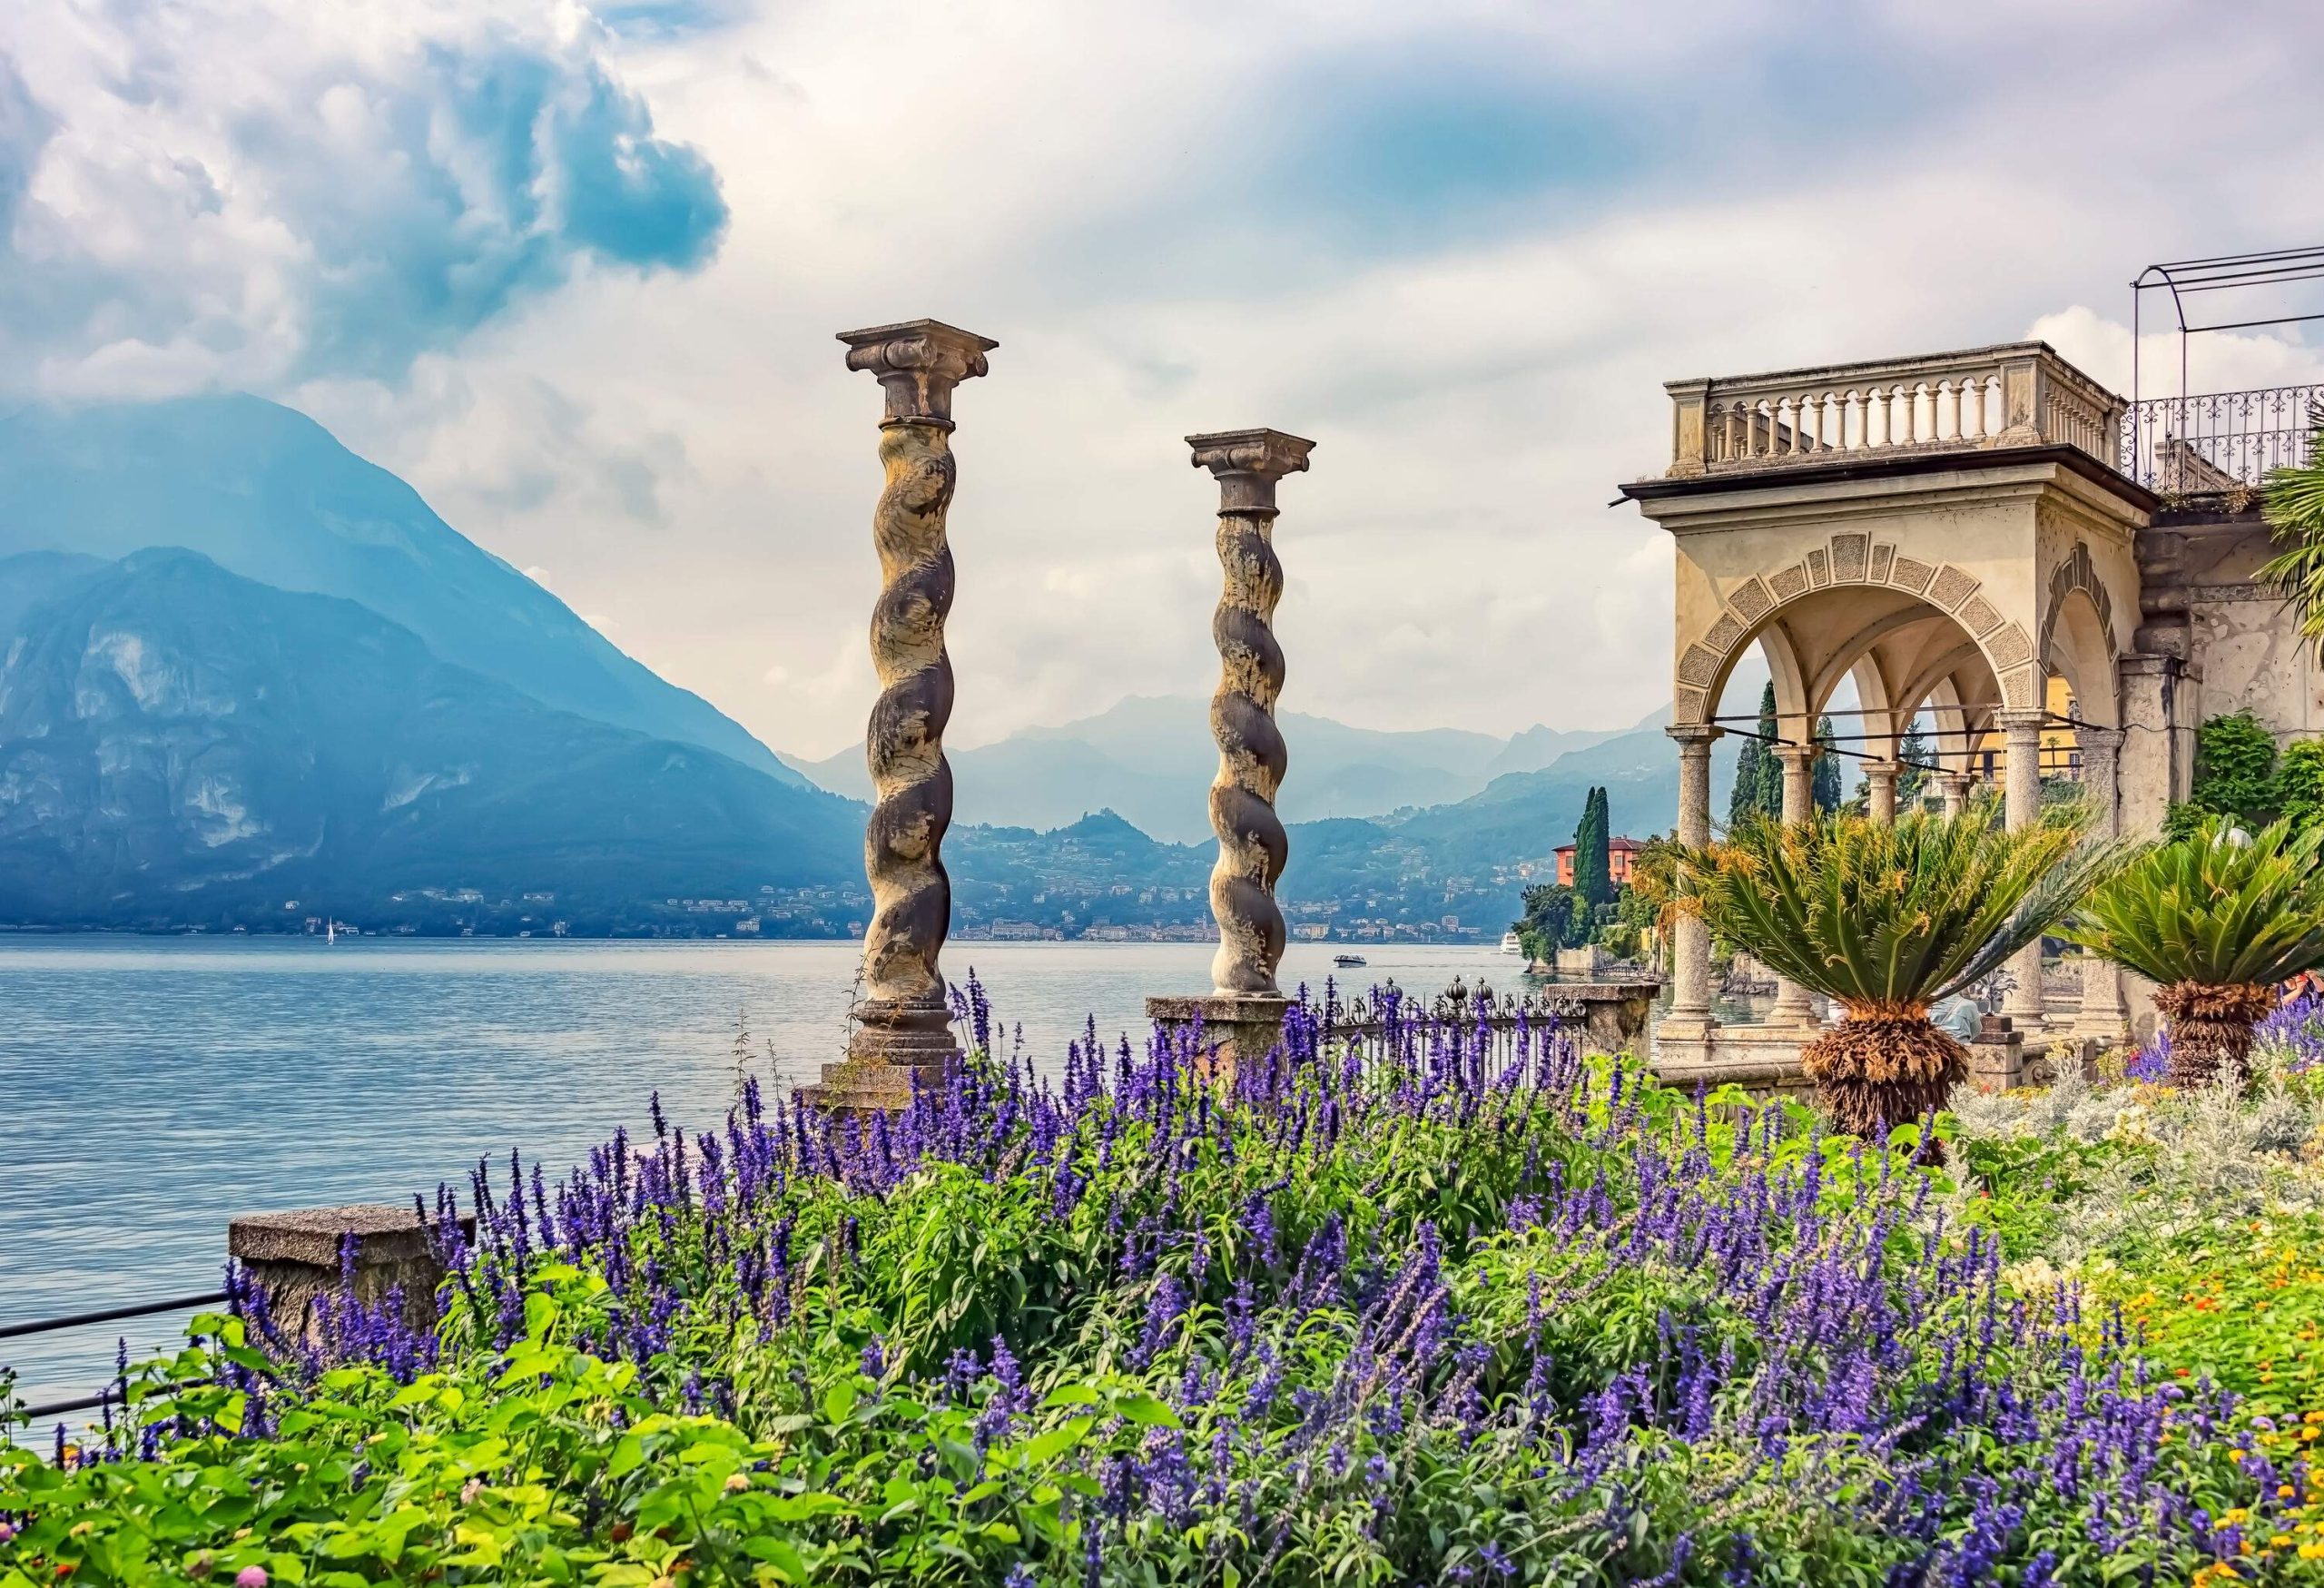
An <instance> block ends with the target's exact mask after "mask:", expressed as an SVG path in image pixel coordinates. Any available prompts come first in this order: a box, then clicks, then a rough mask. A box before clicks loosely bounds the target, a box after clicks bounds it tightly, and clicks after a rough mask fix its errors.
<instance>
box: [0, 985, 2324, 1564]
mask: <svg viewBox="0 0 2324 1588" xmlns="http://www.w3.org/2000/svg"><path fill="white" fill-rule="evenodd" d="M978 1012H979V1015H980V1016H981V1011H978ZM976 1023H977V1025H978V1028H979V1030H980V1031H981V1029H982V1028H983V1023H984V1022H983V1021H982V1020H981V1018H979V1019H978V1021H977V1022H976ZM1290 1030H1291V1041H1290V1043H1289V1049H1290V1051H1289V1053H1288V1056H1287V1057H1285V1058H1283V1059H1280V1060H1275V1061H1273V1062H1270V1063H1269V1064H1267V1065H1265V1066H1261V1067H1246V1069H1245V1070H1243V1071H1242V1073H1241V1074H1239V1075H1238V1076H1237V1077H1236V1080H1235V1081H1234V1083H1233V1086H1232V1089H1231V1090H1226V1089H1222V1088H1220V1087H1218V1086H1216V1085H1214V1084H1211V1083H1208V1082H1206V1081H1205V1080H1202V1079H1201V1078H1200V1077H1199V1076H1198V1075H1197V1073H1196V1070H1195V1068H1194V1067H1193V1066H1191V1065H1190V1064H1188V1063H1187V1061H1186V1060H1184V1058H1183V1057H1182V1056H1181V1055H1179V1054H1177V1053H1173V1052H1170V1051H1168V1050H1163V1049H1159V1048H1157V1049H1155V1050H1149V1051H1147V1052H1145V1053H1137V1052H1133V1051H1130V1050H1128V1049H1127V1048H1124V1049H1120V1050H1115V1051H1114V1052H1112V1053H1110V1054H1109V1053H1107V1052H1105V1051H1103V1050H1092V1049H1089V1048H1082V1049H1078V1050H1076V1052H1075V1054H1074V1056H1073V1059H1072V1060H1071V1062H1070V1064H1069V1065H1068V1068H1067V1070H1066V1071H1065V1072H1064V1074H1063V1075H1062V1076H1061V1077H1059V1078H1057V1079H1056V1080H1053V1081H1043V1080H1036V1079H1035V1078H1034V1077H1033V1076H1032V1075H1031V1073H1030V1072H1029V1070H1026V1069H1024V1068H1022V1067H1009V1066H1006V1065H994V1064H989V1063H980V1064H977V1065H975V1066H973V1067H972V1068H971V1069H970V1071H969V1072H968V1073H967V1074H966V1075H964V1076H963V1078H962V1079H961V1080H960V1083H959V1084H958V1085H957V1086H956V1087H955V1088H953V1089H951V1090H948V1091H946V1092H944V1093H942V1094H940V1095H932V1096H929V1097H926V1098H924V1099H923V1100H922V1101H921V1103H920V1104H919V1105H918V1106H916V1107H915V1109H914V1110H912V1112H911V1114H909V1115H907V1116H906V1117H904V1118H903V1119H900V1120H896V1121H892V1122H891V1121H888V1120H885V1119H875V1120H873V1121H872V1123H871V1126H870V1127H869V1129H868V1130H866V1131H863V1132H860V1133H859V1132H858V1131H857V1130H856V1129H854V1128H853V1127H852V1126H848V1127H834V1126H832V1125H831V1124H830V1123H829V1122H828V1121H825V1120H823V1119H818V1118H815V1117H813V1116H803V1115H801V1114H799V1113H796V1112H793V1111H791V1110H788V1109H787V1108H785V1107H783V1106H782V1105H781V1104H771V1105H768V1106H762V1104H761V1100H759V1098H758V1097H757V1095H756V1093H755V1091H753V1092H752V1093H751V1094H749V1095H748V1096H746V1097H745V1098H744V1099H743V1101H742V1103H741V1104H740V1105H739V1106H738V1108H737V1110H736V1111H735V1113H734V1116H733V1117H732V1118H730V1119H727V1120H726V1121H724V1123H723V1124H722V1125H721V1126H720V1128H719V1129H715V1130H714V1131H710V1132H705V1133H702V1134H695V1135H689V1134H688V1133H686V1132H684V1131H682V1130H680V1129H676V1128H675V1126H669V1125H664V1124H658V1123H657V1128H656V1129H655V1135H654V1139H651V1140H647V1141H640V1142H629V1141H626V1140H621V1139H616V1140H615V1142H613V1143H609V1144H608V1145H607V1146H606V1148H605V1149H601V1150H600V1151H599V1152H598V1153H597V1154H596V1156H595V1158H594V1159H593V1160H592V1162H591V1163H590V1164H589V1165H587V1166H586V1167H585V1168H584V1169H581V1170H580V1171H578V1172H577V1173H576V1174H575V1175H573V1176H572V1177H570V1178H569V1179H566V1180H565V1181H564V1182H563V1183H561V1184H559V1183H556V1182H552V1181H551V1180H549V1179H547V1178H546V1177H544V1176H543V1174H542V1173H541V1172H540V1171H539V1169H537V1168H535V1167H532V1166H527V1165H524V1164H522V1163H520V1162H517V1161H516V1160H513V1159H512V1160H511V1161H510V1162H509V1163H508V1164H507V1165H505V1166H496V1167H495V1169H493V1171H492V1172H491V1174H490V1175H489V1176H487V1175H485V1174H483V1173H482V1172H480V1173H479V1176H478V1181H477V1184H476V1186H475V1187H474V1188H473V1189H472V1190H471V1191H470V1193H469V1196H471V1197H474V1198H478V1201H479V1202H480V1208H479V1210H480V1212H481V1214H482V1217H481V1218H480V1219H479V1225H478V1238H477V1243H476V1245H475V1247H474V1248H472V1249H468V1250H464V1251H460V1252H457V1253H454V1254H452V1255H453V1256H454V1258H455V1259H456V1263H457V1276H456V1281H455V1282H454V1283H452V1284H451V1285H449V1286H448V1287H447V1289H446V1291H445V1305H446V1317H445V1318H444V1320H443V1322H442V1324H441V1326H440V1327H439V1329H438V1331H437V1333H436V1334H435V1335H434V1336H414V1335H412V1334H410V1333H409V1332H408V1331H407V1330H406V1329H405V1328H404V1327H402V1325H401V1324H400V1323H399V1320H398V1319H397V1317H395V1316H394V1311H393V1309H392V1308H391V1307H383V1308H381V1309H380V1311H379V1313H378V1314H376V1315H373V1314H369V1313H364V1312H362V1311H360V1310H359V1309H351V1308H350V1309H349V1310H348V1311H347V1312H346V1314H345V1315H344V1316H343V1317H340V1318H339V1320H338V1322H337V1325H336V1327H334V1328H333V1329H332V1331H331V1338H330V1340H329V1341H328V1342H327V1343H326V1346H325V1347H324V1348H323V1349H321V1350H320V1351H308V1350H303V1349H294V1348H292V1347H291V1346H287V1345H285V1344H284V1343H283V1342H281V1341H280V1340H279V1339H271V1332H270V1330H269V1329H268V1327H267V1326H266V1322H265V1320H264V1318H263V1317H261V1316H259V1312H260V1311H261V1309H256V1308H249V1309H245V1313H244V1316H237V1317H224V1316H222V1317H215V1318H212V1319H210V1320H207V1321H206V1322H205V1323H204V1324H202V1326H200V1327H201V1330H202V1333H201V1335H200V1337H198V1338H196V1339H195V1340H194V1341H193V1343H192V1344H191V1345H189V1346H188V1347H187V1348H186V1350H185V1351H184V1352H183V1353H182V1355H181V1356H178V1357H177V1358H176V1359H175V1360H173V1361H170V1362H164V1363H157V1364H151V1365H148V1366H143V1367H142V1368H139V1369H136V1370H134V1371H133V1372H132V1373H131V1374H129V1375H128V1376H127V1382H128V1385H129V1396H128V1398H129V1402H130V1404H129V1406H128V1407H127V1409H126V1411H125V1412H117V1413H114V1414H113V1415H112V1417H111V1418H110V1423H111V1427H110V1429H109V1431H107V1432H105V1433H104V1434H103V1435H100V1436H96V1437H92V1438H90V1439H88V1440H87V1441H85V1442H84V1445H82V1447H81V1448H79V1449H78V1450H77V1451H74V1452H72V1453H69V1454H68V1455H67V1458H66V1459H65V1460H64V1461H62V1462H60V1461H59V1460H58V1459H57V1456H58V1454H59V1452H58V1451H57V1450H56V1449H54V1448H52V1447H49V1446H46V1445H43V1446H42V1447H41V1448H39V1449H38V1450H34V1449H30V1448H18V1449H13V1450H5V1451H0V1518H5V1528H6V1530H7V1532H8V1533H9V1534H10V1536H9V1537H8V1538H7V1539H6V1540H5V1542H0V1584H6V1585H8V1588H16V1585H19V1584H33V1583H37V1584H41V1585H42V1588H51V1585H53V1584H54V1583H55V1582H57V1581H58V1580H59V1579H60V1578H63V1577H70V1578H72V1579H73V1580H74V1581H76V1582H84V1583H152V1582H161V1581H177V1580H181V1579H184V1580H193V1581H202V1582H209V1583H228V1582H239V1583H244V1584H250V1583H258V1582H261V1581H270V1582H280V1583H334V1584H338V1583H348V1584H354V1583H381V1582H396V1583H468V1582H493V1583H534V1582H551V1583H613V1584H638V1585H641V1588H644V1585H649V1584H655V1583H808V1582H813V1583H994V1584H1002V1583H1006V1584H1009V1585H1010V1588H1023V1585H1026V1584H1031V1583H1045V1584H1058V1585H1064V1584H1078V1583H1090V1584H1101V1583H1218V1584H1222V1585H1225V1588H1239V1585H1240V1584H1245V1583H1349V1584H1355V1583H1474V1584H1497V1583H1662V1584H1678V1583H1718V1582H1734V1583H1865V1584H1880V1583H1931V1584H1935V1583H1985V1582H1994V1583H2024V1584H2033V1583H2100V1582H2117V1581H2119V1582H2169V1583H2177V1582H2186V1581H2190V1580H2201V1581H2205V1582H2209V1581H2212V1580H2214V1579H2218V1578H2222V1577H2226V1576H2234V1577H2238V1578H2240V1579H2242V1580H2247V1581H2252V1580H2260V1579H2261V1578H2270V1579H2277V1580H2286V1581H2316V1582H2324V1534H2319V1533H2318V1532H2317V1527H2318V1526H2319V1524H2324V1508H2319V1509H2311V1508H2310V1487H2309V1485H2310V1482H2311V1479H2310V1476H2309V1446H2310V1445H2311V1443H2312V1442H2313V1441H2312V1440H2311V1431H2312V1430H2314V1429H2315V1428H2316V1427H2317V1426H2318V1424H2319V1422H2324V1396H2319V1383H2318V1371H2319V1370H2318V1367H2317V1366H2316V1362H2315V1358H2316V1356H2317V1355H2318V1353H2317V1352H2316V1351H2315V1350H2314V1348H2313V1346H2312V1344H2310V1342H2312V1341H2313V1339H2314V1336H2315V1331H2316V1328H2317V1326H2318V1321H2319V1315H2318V1308H2319V1295H2320V1294H2324V1281H2320V1280H2319V1274H2318V1271H2317V1266H2318V1263H2319V1252H2324V1247H2319V1236H2320V1235H2324V1228H2319V1217H2324V1216H2319V1213H2318V1212H2317V1211H2316V1203H2315V1200H2314V1197H2315V1192H2316V1189H2317V1187H2318V1186H2319V1183H2324V1182H2319V1168H2318V1165H2317V1163H2316V1161H2315V1157H2316V1151H2317V1145H2316V1127H2317V1123H2318V1110H2317V1107H2316V1104H2315V1101H2314V1092H2313V1090H2312V1089H2311V1085H2310V1081H2309V1078H2308V1077H2307V1076H2305V1075H2304V1074H2301V1073H2299V1064H2298V1062H2297V1057H2296V1055H2295V1059H2294V1060H2281V1059H2278V1060H2271V1062H2272V1063H2273V1065H2274V1068H2275V1070H2277V1071H2279V1072H2281V1078H2280V1079H2275V1080H2270V1081H2268V1082H2267V1083H2265V1085H2264V1086H2263V1089H2262V1090H2261V1092H2260V1097H2259V1100H2257V1101H2255V1102H2252V1103H2249V1104H2240V1103H2237V1102H2234V1101H2232V1100H2226V1099H2215V1098H2181V1097H2175V1096H2173V1095H2171V1094H2168V1093H2164V1092H2162V1091H2160V1090H2157V1089H2154V1088H2152V1087H2150V1086H2143V1085H2142V1084H2140V1083H2138V1082H2135V1081H2128V1080H2126V1081H2123V1082H2122V1083H2119V1084H2118V1085H2115V1086H2112V1087H2106V1088H2099V1089H2095V1090H2093V1089H2087V1088H2069V1089H2067V1090H2064V1091H2063V1092H2059V1093H2053V1094H2042V1095H2038V1096H2029V1097H2011V1098H2006V1099H2001V1100H1980V1101H1977V1102H1974V1103H1972V1102H1970V1101H1968V1100H1963V1102H1962V1104H1961V1107H1962V1110H1963V1111H1962V1113H1961V1115H1960V1117H1959V1119H1958V1120H1957V1122H1956V1121H1951V1120H1948V1122H1947V1123H1946V1124H1945V1127H1944V1129H1945V1133H1946V1134H1948V1135H1949V1136H1951V1137H1952V1138H1953V1139H1952V1141H1951V1143H1950V1147H1951V1154H1950V1158H1951V1165H1952V1167H1951V1169H1947V1170H1932V1169H1922V1168H1916V1167H1915V1166H1914V1165H1913V1164H1912V1163H1911V1162H1910V1161H1909V1159H1910V1157H1911V1155H1912V1152H1913V1149H1915V1148H1916V1147H1918V1146H1919V1145H1920V1143H1919V1142H1918V1140H1917V1138H1916V1133H1915V1132H1912V1131H1910V1130H1907V1131H1906V1132H1905V1133H1904V1136H1903V1139H1900V1140H1898V1141H1896V1142H1895V1143H1894V1144H1892V1147H1891V1148H1890V1149H1886V1150H1882V1149H1873V1148H1869V1147H1866V1146H1865V1145H1863V1144H1861V1143H1859V1142H1857V1141H1855V1140H1853V1139H1847V1138H1845V1137H1837V1136H1832V1135H1828V1134H1826V1133H1825V1132H1824V1131H1823V1130H1822V1129H1820V1127H1819V1125H1818V1123H1817V1119H1816V1117H1815V1116H1814V1114H1813V1113H1812V1112H1811V1111H1810V1110H1808V1109H1807V1108H1805V1107H1804V1106H1802V1105H1800V1104H1798V1103H1796V1102H1778V1103H1772V1104H1768V1105H1764V1106H1756V1105H1753V1104H1752V1103H1751V1102H1750V1101H1749V1100H1747V1099H1746V1098H1744V1097H1743V1096H1742V1095H1741V1094H1740V1093H1739V1092H1735V1091H1732V1090H1729V1091H1727V1092H1721V1093H1712V1094H1710V1095H1709V1096H1687V1095H1682V1094H1680V1093H1678V1092H1675V1091H1672V1090H1666V1089H1663V1088H1660V1087H1658V1086H1657V1085H1655V1084H1654V1083H1653V1082H1652V1081H1651V1080H1649V1079H1647V1078H1646V1077H1645V1076H1644V1075H1643V1074H1642V1073H1641V1072H1640V1070H1638V1069H1636V1068H1635V1067H1634V1066H1632V1065H1630V1064H1629V1063H1627V1062H1625V1061H1620V1060H1584V1059H1581V1058H1579V1057H1577V1056H1576V1055H1575V1054H1574V1053H1573V1051H1572V1050H1571V1047H1570V1046H1569V1045H1567V1044H1565V1043H1563V1042H1561V1041H1558V1040H1557V1039H1556V1038H1555V1036H1554V1034H1553V1033H1546V1032H1524V1033H1521V1035H1520V1037H1519V1039H1518V1040H1517V1041H1516V1042H1515V1044H1514V1049H1515V1050H1514V1051H1513V1052H1494V1053H1492V1054H1491V1055H1488V1054H1487V1053H1486V1052H1484V1051H1482V1050H1481V1049H1480V1048H1479V1047H1478V1046H1477V1044H1476V1042H1475V1041H1474V1040H1473V1039H1472V1036H1471V1035H1470V1034H1468V1033H1464V1032H1462V1031H1455V1030H1449V1029H1446V1028H1444V1027H1442V1026H1438V1025H1434V1024H1432V1023H1429V1022H1426V1021H1423V1022H1420V1023H1416V1024H1410V1025H1401V1026H1397V1027H1395V1028H1393V1030H1392V1031H1390V1033H1389V1034H1388V1035H1387V1036H1385V1037H1384V1038H1381V1039H1379V1040H1376V1041H1367V1042H1365V1043H1363V1044H1361V1045H1356V1046H1351V1045H1349V1044H1344V1043H1342V1042H1339V1041H1335V1040H1334V1038H1333V1037H1332V1035H1331V1033H1329V1032H1328V1031H1325V1030H1324V1029H1322V1026H1321V1022H1320V1018H1319V1017H1318V1015H1317V1014H1316V1011H1312V1010H1308V1009H1305V1007H1304V1006H1303V1008H1302V1009H1301V1010H1300V1011H1297V1012H1296V1013H1295V1018H1294V1020H1293V1021H1292V1023H1291V1027H1290ZM2278 1046H2279V1047H2281V1046H2283V1045H2282V1044H2278ZM657 1114H658V1110H657ZM2126 1196H2128V1197H2129V1198H2130V1202H2131V1205H2130V1206H2129V1207H2127V1208H2126V1207H2125V1205H2124V1198H2125V1197H2126ZM441 1228H442V1229H443V1231H444V1233H445V1235H446V1237H447V1238H448V1239H451V1240H455V1241H456V1240H457V1234H456V1230H455V1227H454V1226H452V1225H451V1224H449V1223H448V1222H447V1223H445V1224H444V1225H443V1226H442V1227H441ZM2311 1419H2313V1420H2311Z"/></svg>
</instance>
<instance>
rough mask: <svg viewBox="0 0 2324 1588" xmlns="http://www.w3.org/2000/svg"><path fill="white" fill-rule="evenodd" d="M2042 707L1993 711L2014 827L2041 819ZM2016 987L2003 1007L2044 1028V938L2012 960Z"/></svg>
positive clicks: (2024, 1024) (2007, 814)
mask: <svg viewBox="0 0 2324 1588" xmlns="http://www.w3.org/2000/svg"><path fill="white" fill-rule="evenodd" d="M2044 720H2045V719H2044V715H2043V713H2041V712H2038V711H2004V712H1997V713H1995V714H1994V725H1996V726H1997V727H1999V728H2000V729H2001V731H2002V742H2003V744H2004V746H2005V748H2004V755H2006V756H2007V763H2006V764H2005V765H2004V769H2003V783H2002V821H2003V823H2004V825H2006V826H2007V827H2008V828H2009V830H2010V831H2011V832H2013V833H2014V832H2016V831H2017V830H2018V829H2019V828H2021V827H2030V826H2032V825H2033V824H2034V823H2036V822H2038V821H2040V820H2041V819H2042V724H2043V721H2044ZM2009 968H2010V972H2011V973H2012V974H2013V975H2014V976H2015V977H2016V978H2017V985H2016V987H2015V988H2014V990H2012V991H2011V992H2010V993H2009V995H2008V996H2007V997H2005V998H2004V999H2003V1000H2002V1012H2003V1013H2004V1014H2006V1015H2008V1016H2009V1017H2010V1019H2011V1020H2012V1021H2014V1022H2015V1024H2016V1026H2017V1029H2018V1030H2019V1031H2024V1032H2027V1033H2029V1034H2031V1033H2033V1032H2036V1031H2040V1030H2041V1029H2042V944H2041V942H2040V940H2039V939H2036V940H2035V941H2034V942H2031V943H2029V944H2027V945H2026V946H2025V947H2024V948H2023V949H2021V950H2019V951H2018V953H2017V956H2016V957H2015V958H2014V959H2013V960H2011V961H2010V962H2009Z"/></svg>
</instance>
